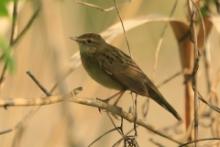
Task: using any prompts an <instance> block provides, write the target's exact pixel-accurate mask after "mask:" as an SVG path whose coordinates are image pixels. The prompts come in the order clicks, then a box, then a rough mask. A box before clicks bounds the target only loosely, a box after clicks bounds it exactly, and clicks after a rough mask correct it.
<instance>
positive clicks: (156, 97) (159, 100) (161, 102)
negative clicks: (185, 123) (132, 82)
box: [148, 89, 182, 121]
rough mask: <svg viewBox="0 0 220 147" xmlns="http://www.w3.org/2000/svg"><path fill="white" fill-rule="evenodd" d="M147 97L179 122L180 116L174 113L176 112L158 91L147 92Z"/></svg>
mask: <svg viewBox="0 0 220 147" xmlns="http://www.w3.org/2000/svg"><path fill="white" fill-rule="evenodd" d="M148 94H149V96H150V97H151V98H152V99H153V100H154V101H156V102H157V103H158V104H159V105H161V106H162V107H163V108H165V109H166V110H167V111H169V112H170V113H171V114H172V115H173V116H174V117H175V118H176V119H177V120H179V121H181V120H182V119H181V117H180V115H179V114H178V113H177V112H176V110H175V109H174V108H173V107H172V106H171V105H170V104H169V103H168V102H167V101H166V99H165V98H164V97H163V96H162V94H161V93H160V92H159V91H155V90H153V89H150V90H149V91H148Z"/></svg>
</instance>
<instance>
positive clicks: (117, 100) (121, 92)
mask: <svg viewBox="0 0 220 147" xmlns="http://www.w3.org/2000/svg"><path fill="white" fill-rule="evenodd" d="M124 93H125V91H119V96H118V97H117V99H116V101H115V102H114V105H117V104H118V102H119V100H120V99H121V97H122V96H123V94H124Z"/></svg>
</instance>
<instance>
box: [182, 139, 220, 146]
mask: <svg viewBox="0 0 220 147" xmlns="http://www.w3.org/2000/svg"><path fill="white" fill-rule="evenodd" d="M213 140H216V141H220V138H202V139H197V140H193V141H190V142H187V143H184V144H181V145H180V146H178V147H184V146H187V145H189V144H193V143H198V142H204V141H213Z"/></svg>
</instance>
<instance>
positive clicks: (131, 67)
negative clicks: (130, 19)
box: [96, 47, 181, 120]
mask: <svg viewBox="0 0 220 147" xmlns="http://www.w3.org/2000/svg"><path fill="white" fill-rule="evenodd" d="M109 52H111V54H110V53H109ZM96 57H97V62H98V63H99V65H100V67H101V68H102V69H103V70H104V71H105V72H106V73H107V74H109V75H110V76H111V77H112V78H113V79H115V80H117V81H118V82H119V83H121V84H122V85H123V86H124V87H126V88H127V89H128V90H131V91H132V92H135V93H137V94H139V95H143V96H148V97H151V98H152V99H153V100H154V101H156V102H157V103H158V104H159V105H161V106H162V107H164V108H165V109H167V110H168V111H169V112H171V113H172V114H173V115H174V116H175V117H176V118H177V119H178V120H181V118H180V116H179V115H178V113H177V112H176V110H175V109H174V108H173V107H172V106H171V105H170V104H169V103H168V102H167V101H166V99H165V98H164V97H163V96H162V94H161V93H160V91H159V90H158V89H157V87H156V86H155V85H154V84H153V82H152V81H151V80H150V79H149V78H148V77H147V76H146V75H145V74H144V72H143V71H142V70H141V69H140V68H139V67H138V66H137V64H136V63H135V62H134V61H133V60H132V59H131V57H129V56H128V55H126V54H125V53H123V52H122V51H120V50H118V49H117V48H114V47H112V48H111V49H108V48H106V49H105V52H98V53H97V55H96Z"/></svg>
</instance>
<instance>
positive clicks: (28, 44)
mask: <svg viewBox="0 0 220 147" xmlns="http://www.w3.org/2000/svg"><path fill="white" fill-rule="evenodd" d="M90 2H91V1H90ZM92 2H94V3H95V4H97V5H100V6H103V7H105V8H107V7H110V6H112V5H113V2H112V0H105V1H103V0H96V1H92ZM37 3H38V2H36V3H34V4H33V3H31V2H22V4H21V5H19V16H18V25H17V31H18V32H19V31H20V30H21V29H22V28H23V26H24V25H25V24H26V22H27V20H28V18H29V17H30V16H31V14H32V12H33V10H32V8H35V7H36V5H37ZM41 3H42V11H41V12H40V14H39V17H38V18H37V19H36V21H35V23H34V24H33V26H32V27H31V29H30V30H29V31H28V33H27V34H26V35H25V36H24V37H23V38H22V40H21V41H20V42H19V43H18V45H17V46H16V47H15V48H14V50H15V51H14V58H15V60H16V71H15V73H14V74H10V75H8V76H7V79H6V81H5V84H4V86H3V87H2V88H1V97H6V98H7V97H27V98H31V97H39V96H44V94H43V93H42V92H41V91H40V90H39V89H38V88H37V87H36V85H35V84H34V83H33V82H32V81H31V80H30V78H29V77H28V76H27V75H26V73H25V72H26V71H27V70H30V71H32V73H33V74H34V75H35V76H36V77H37V78H38V79H39V80H40V81H41V83H42V84H43V85H44V86H45V87H47V88H48V89H50V87H52V86H53V84H54V83H55V82H56V79H57V74H56V70H55V69H54V68H58V67H59V68H58V69H57V70H59V71H60V70H61V71H62V72H61V73H65V71H66V69H68V65H69V61H70V57H71V55H72V54H74V53H75V52H76V51H78V46H77V44H76V43H75V42H72V41H71V40H70V39H69V37H70V36H75V35H80V34H83V33H86V32H96V33H99V32H102V31H103V30H105V29H106V28H108V27H109V26H110V25H112V24H113V23H115V22H118V21H119V20H118V18H117V15H116V13H115V11H112V12H107V13H104V12H100V11H98V10H95V9H92V8H88V7H84V6H81V5H78V4H76V3H75V2H74V1H73V0H62V1H58V0H55V1H54V0H44V1H41ZM118 3H120V4H121V5H123V6H122V7H120V11H121V15H122V17H123V19H126V18H135V17H137V16H140V15H149V14H162V15H165V16H168V15H169V12H170V10H171V8H172V5H173V3H174V2H173V0H166V1H161V0H145V1H144V0H143V1H142V0H133V1H131V2H128V1H125V0H124V1H119V2H118ZM185 13H186V5H185V1H184V0H181V1H179V2H178V5H177V8H176V11H175V13H174V17H175V18H178V19H183V20H184V19H185ZM7 21H8V20H7V19H6V20H4V22H7ZM2 25H3V24H2ZM3 26H4V27H5V28H4V29H1V31H2V32H4V33H5V34H8V32H9V29H10V27H9V26H8V25H3ZM163 26H164V23H150V24H147V25H143V26H141V27H138V28H136V29H134V30H132V31H130V32H128V34H127V35H128V39H129V43H130V47H131V50H132V53H133V56H134V59H135V61H136V62H137V63H138V65H139V66H140V67H141V68H142V69H143V70H144V71H145V73H146V74H147V75H148V76H149V77H150V78H151V79H153V81H154V82H155V83H156V84H158V83H160V82H162V81H163V80H165V79H166V78H168V77H169V76H171V75H173V74H174V73H176V72H178V71H180V70H181V66H180V60H179V54H178V46H177V43H176V40H175V37H174V35H173V32H172V30H171V28H170V27H168V29H167V30H166V33H165V38H164V43H163V45H162V47H161V51H160V54H159V64H158V68H157V70H156V73H155V72H154V71H153V65H154V57H155V56H154V55H155V49H156V46H157V42H158V40H159V37H160V33H161V30H162V28H163ZM2 28H3V27H2ZM211 38H212V39H210V41H211V42H212V43H210V48H211V53H212V54H211V57H212V58H211V59H212V63H213V64H212V67H213V70H212V75H213V76H215V75H216V71H217V69H218V68H219V64H220V63H219V62H217V61H218V56H219V48H217V47H219V39H217V38H219V36H218V35H217V33H216V32H215V30H214V31H213V33H212V34H211ZM112 44H114V45H115V46H117V47H120V48H123V49H124V51H127V50H126V44H125V41H124V38H123V36H122V35H120V36H118V37H117V38H116V39H115V40H114V41H113V42H112ZM54 52H55V54H54ZM56 55H58V57H56V59H57V62H56V63H54V62H55V61H54V56H56ZM57 64H58V66H57ZM202 66H203V64H201V70H200V71H199V75H198V76H199V88H200V89H201V91H202V93H204V94H205V85H204V79H203V77H204V71H203V70H202V69H203V67H202ZM78 86H82V87H83V91H82V93H80V96H82V97H91V98H92V97H99V98H105V97H108V96H109V95H111V94H113V93H114V91H112V90H109V89H106V88H104V87H102V86H100V85H98V84H97V83H95V82H94V81H93V80H92V79H91V78H90V77H88V75H87V73H86V72H85V71H84V69H83V68H82V67H79V68H78V69H77V70H75V71H74V72H73V73H72V75H71V76H70V77H69V78H68V79H67V80H66V87H65V91H66V92H69V91H71V90H72V89H73V88H75V87H78ZM160 90H161V92H162V93H163V94H164V96H165V97H166V98H167V100H168V101H169V102H170V103H171V104H172V105H173V106H174V107H175V108H176V110H177V111H178V112H179V113H180V114H181V116H182V117H183V116H184V113H183V112H184V110H183V104H184V99H183V98H184V94H183V78H182V77H181V76H179V77H178V78H175V79H174V80H172V81H171V82H169V83H168V84H166V85H164V86H163V87H161V88H160ZM56 93H60V91H56ZM144 100H145V98H141V97H139V99H138V102H139V104H138V105H139V106H141V105H142V103H143V102H144ZM131 103H132V101H131V97H130V95H129V94H128V93H127V94H126V95H124V97H123V98H122V100H121V101H120V105H122V106H123V108H125V110H128V108H129V106H131ZM67 107H68V108H67ZM32 108H33V107H25V108H24V107H11V108H9V109H8V110H4V109H3V108H1V109H0V116H1V117H0V130H1V129H5V128H11V127H13V126H14V125H15V124H16V123H17V122H18V121H20V120H21V119H22V118H23V116H24V115H25V114H27V113H28V112H29V111H30V110H31V109H32ZM64 112H68V114H70V115H71V120H72V122H71V123H70V124H71V125H70V124H69V123H67V120H68V115H64ZM147 122H148V123H150V124H152V125H153V126H154V127H155V128H162V127H165V126H168V125H169V124H173V123H175V122H176V120H175V119H174V118H173V117H172V116H171V115H170V114H169V113H168V112H166V111H164V109H162V108H161V107H159V106H158V105H157V104H155V103H154V102H152V101H151V103H150V111H149V115H148V117H147ZM118 124H119V123H118ZM125 126H126V127H125V128H126V129H127V130H128V129H129V128H131V127H133V126H132V124H130V123H127V122H126V125H125ZM112 127H113V126H112V124H111V123H110V121H109V119H108V118H107V116H106V115H105V113H104V112H102V113H99V112H98V110H97V109H95V108H91V107H88V106H83V105H79V104H74V103H70V104H67V105H63V104H53V105H49V106H43V107H42V108H41V109H40V110H39V111H38V112H37V113H36V114H34V115H33V116H32V117H31V118H30V119H29V121H27V123H26V125H25V129H24V132H23V137H22V139H21V142H20V147H30V146H31V147H64V146H68V143H67V140H68V137H67V136H68V134H71V135H72V137H71V139H72V141H73V142H74V143H75V145H73V146H77V147H80V146H82V147H84V146H86V145H88V144H89V143H90V142H91V141H93V140H94V139H95V138H96V137H98V136H99V135H101V134H102V133H104V132H105V131H107V130H109V129H111V128H112ZM182 128H183V126H182ZM15 133H16V131H13V132H11V133H8V134H6V135H1V136H0V146H1V147H8V146H11V145H12V142H13V139H14V135H15ZM206 134H207V135H208V133H206ZM138 136H139V137H138V142H139V145H140V146H152V147H153V146H155V145H153V144H152V143H150V141H149V140H148V139H149V138H151V137H152V136H153V138H154V139H155V140H156V141H158V142H161V143H162V144H165V145H167V146H170V147H172V146H176V144H173V143H171V142H170V141H167V140H165V139H163V138H160V137H156V135H155V136H154V135H153V134H152V133H149V132H148V131H146V130H145V129H143V128H138ZM201 136H204V135H201ZM119 137H120V136H119V135H118V133H117V132H115V133H112V134H110V135H108V136H106V137H104V139H102V140H100V141H99V142H98V143H97V144H96V145H94V146H97V147H98V146H99V147H103V146H105V147H108V146H111V145H112V144H113V143H114V142H115V141H117V139H118V138H119ZM17 145H19V144H18V143H17Z"/></svg>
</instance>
